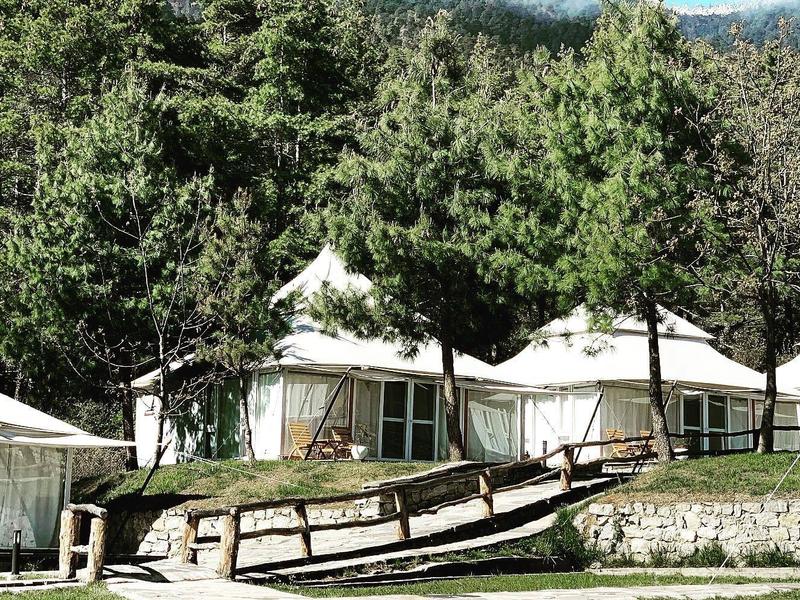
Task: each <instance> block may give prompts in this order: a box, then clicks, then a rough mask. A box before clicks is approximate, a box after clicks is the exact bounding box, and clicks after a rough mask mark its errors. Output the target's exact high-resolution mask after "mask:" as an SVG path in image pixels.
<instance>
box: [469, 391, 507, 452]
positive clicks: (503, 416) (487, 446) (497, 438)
mask: <svg viewBox="0 0 800 600" xmlns="http://www.w3.org/2000/svg"><path fill="white" fill-rule="evenodd" d="M518 398H519V397H518V396H516V395H514V394H505V393H498V394H493V393H490V392H478V391H472V390H470V392H469V402H468V403H467V407H468V412H469V416H468V420H469V432H468V434H467V458H468V459H470V460H478V461H486V462H506V461H510V460H516V459H517V458H518V456H519V412H518V410H519V407H518V404H519V402H518Z"/></svg>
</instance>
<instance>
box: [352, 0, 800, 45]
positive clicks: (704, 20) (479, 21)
mask: <svg viewBox="0 0 800 600" xmlns="http://www.w3.org/2000/svg"><path fill="white" fill-rule="evenodd" d="M365 9H366V10H367V11H368V12H371V13H374V14H376V15H378V16H379V17H380V19H381V21H382V22H383V23H385V24H387V25H388V26H389V27H390V29H392V30H393V31H395V32H399V31H400V30H402V29H403V28H406V29H414V28H416V27H418V26H419V24H420V23H422V22H424V20H425V18H426V17H429V16H431V15H434V14H435V13H436V11H437V10H442V9H444V10H447V11H449V12H450V13H451V14H452V15H453V20H454V23H455V24H456V26H458V27H459V28H460V29H461V30H462V32H463V33H465V34H469V35H472V36H474V35H477V34H478V33H482V34H484V35H487V36H489V37H491V38H492V39H494V40H496V41H497V42H498V43H500V44H504V45H513V46H514V47H515V48H518V49H520V50H521V51H531V50H533V49H535V48H536V47H538V46H544V47H546V48H548V49H549V50H551V51H557V50H558V49H559V48H560V47H561V45H562V44H563V45H564V46H567V47H570V48H580V47H581V46H582V45H583V44H584V42H585V41H586V40H587V39H588V38H589V36H590V35H591V32H592V29H593V28H594V23H595V21H596V19H597V17H598V15H599V14H600V3H599V2H597V1H595V0H573V1H571V2H554V1H552V0H366V3H365ZM781 16H787V17H796V16H800V2H798V1H797V0H788V1H787V2H785V3H769V4H766V5H764V6H763V7H761V8H752V7H747V8H743V9H742V10H738V11H732V12H721V13H680V15H679V26H680V29H681V31H682V32H683V33H684V35H686V37H687V38H689V39H702V40H705V41H707V42H709V43H711V44H714V45H715V46H729V45H730V44H731V41H732V38H731V36H730V33H729V32H730V28H731V25H733V24H734V23H738V22H743V23H744V35H745V37H747V38H749V39H751V40H752V41H754V42H755V43H758V44H760V43H763V42H764V41H765V40H767V39H772V38H774V37H775V32H776V29H775V24H776V23H777V22H778V19H779V18H780V17H781Z"/></svg>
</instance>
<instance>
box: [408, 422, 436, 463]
mask: <svg viewBox="0 0 800 600" xmlns="http://www.w3.org/2000/svg"><path fill="white" fill-rule="evenodd" d="M411 458H412V459H414V460H433V425H429V424H427V423H414V425H413V426H412V429H411Z"/></svg>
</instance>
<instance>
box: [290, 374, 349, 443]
mask: <svg viewBox="0 0 800 600" xmlns="http://www.w3.org/2000/svg"><path fill="white" fill-rule="evenodd" d="M340 379H341V377H336V376H329V375H306V374H303V373H287V374H286V403H285V418H284V422H285V423H286V430H285V433H284V438H283V454H289V452H291V450H292V435H291V433H290V432H289V423H305V424H306V425H307V426H308V430H309V432H310V433H311V435H312V436H313V435H314V433H315V432H316V430H317V427H319V424H320V422H321V420H322V417H323V415H324V414H325V405H326V402H328V401H329V400H330V398H331V397H332V396H333V392H334V390H335V389H336V385H337V384H338V383H339V381H340ZM348 391H349V385H348V382H347V381H345V382H344V384H343V386H342V389H341V390H340V391H339V394H338V396H337V397H336V402H335V404H334V406H333V409H332V410H331V412H330V414H329V415H328V418H327V419H326V421H325V426H324V427H323V429H322V433H321V435H320V439H330V437H331V427H344V426H346V425H347V424H348V415H347V406H348V401H347V395H348Z"/></svg>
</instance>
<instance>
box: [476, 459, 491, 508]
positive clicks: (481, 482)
mask: <svg viewBox="0 0 800 600" xmlns="http://www.w3.org/2000/svg"><path fill="white" fill-rule="evenodd" d="M478 487H479V491H480V493H481V498H482V499H483V516H484V517H491V516H492V515H493V514H494V498H493V497H492V472H491V471H489V469H486V470H485V471H484V472H483V473H481V474H480V475H478Z"/></svg>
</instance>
